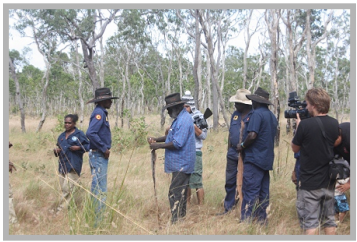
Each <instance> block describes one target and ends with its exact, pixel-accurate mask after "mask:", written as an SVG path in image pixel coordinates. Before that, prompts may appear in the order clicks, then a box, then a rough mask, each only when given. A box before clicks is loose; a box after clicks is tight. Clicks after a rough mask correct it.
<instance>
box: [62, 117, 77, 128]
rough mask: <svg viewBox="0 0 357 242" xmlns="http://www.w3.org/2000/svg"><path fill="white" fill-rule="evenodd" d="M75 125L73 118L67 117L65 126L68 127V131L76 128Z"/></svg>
mask: <svg viewBox="0 0 357 242" xmlns="http://www.w3.org/2000/svg"><path fill="white" fill-rule="evenodd" d="M74 126H76V124H75V123H74V122H73V121H72V119H71V118H65V120H64V128H65V129H66V131H71V130H72V129H74Z"/></svg>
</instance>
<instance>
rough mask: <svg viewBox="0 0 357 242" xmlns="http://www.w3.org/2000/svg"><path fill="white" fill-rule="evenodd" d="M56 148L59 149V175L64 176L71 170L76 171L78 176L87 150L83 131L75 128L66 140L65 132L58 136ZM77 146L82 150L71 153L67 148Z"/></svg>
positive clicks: (87, 145)
mask: <svg viewBox="0 0 357 242" xmlns="http://www.w3.org/2000/svg"><path fill="white" fill-rule="evenodd" d="M57 146H58V147H59V148H60V149H61V152H60V153H59V168H58V171H59V172H60V173H61V174H66V173H68V172H70V171H71V170H72V169H73V170H75V171H76V173H77V174H78V176H79V175H80V174H81V171H82V164H83V154H84V153H85V152H86V151H88V150H89V140H88V139H87V137H86V136H85V135H84V133H83V131H81V130H79V129H77V128H75V131H74V133H73V134H70V135H69V136H68V137H67V139H66V132H63V133H62V134H60V136H58V139H57ZM71 146H79V147H81V148H82V149H81V150H78V151H71V150H70V149H69V147H71Z"/></svg>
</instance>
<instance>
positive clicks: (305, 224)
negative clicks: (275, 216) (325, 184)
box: [296, 188, 336, 230]
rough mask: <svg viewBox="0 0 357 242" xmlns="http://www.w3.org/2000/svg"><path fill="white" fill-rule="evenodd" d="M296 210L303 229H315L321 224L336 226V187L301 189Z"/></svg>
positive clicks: (323, 225)
mask: <svg viewBox="0 0 357 242" xmlns="http://www.w3.org/2000/svg"><path fill="white" fill-rule="evenodd" d="M296 210H297V214H298V217H299V221H300V227H301V228H302V229H304V230H305V229H315V228H318V227H319V226H321V227H322V228H325V227H327V228H328V227H336V223H335V208H334V189H333V188H331V189H326V188H320V189H316V190H310V191H308V190H304V189H299V190H298V191H297V201H296Z"/></svg>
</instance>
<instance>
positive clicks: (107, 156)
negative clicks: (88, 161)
mask: <svg viewBox="0 0 357 242" xmlns="http://www.w3.org/2000/svg"><path fill="white" fill-rule="evenodd" d="M109 155H110V150H106V151H105V152H104V158H105V159H108V158H109Z"/></svg>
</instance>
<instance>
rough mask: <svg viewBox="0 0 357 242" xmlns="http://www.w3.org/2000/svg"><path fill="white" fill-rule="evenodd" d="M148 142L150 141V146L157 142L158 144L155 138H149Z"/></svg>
mask: <svg viewBox="0 0 357 242" xmlns="http://www.w3.org/2000/svg"><path fill="white" fill-rule="evenodd" d="M147 141H148V143H149V144H152V143H155V142H156V140H155V138H154V137H148V138H147Z"/></svg>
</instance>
